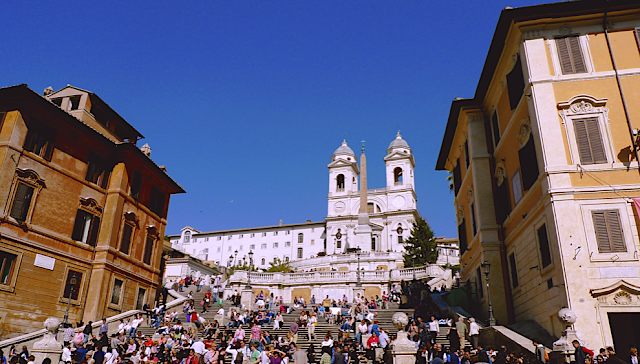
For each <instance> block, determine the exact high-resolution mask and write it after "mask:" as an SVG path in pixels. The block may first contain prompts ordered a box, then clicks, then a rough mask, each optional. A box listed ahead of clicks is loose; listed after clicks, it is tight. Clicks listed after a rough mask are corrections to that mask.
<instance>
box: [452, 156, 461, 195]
mask: <svg viewBox="0 0 640 364" xmlns="http://www.w3.org/2000/svg"><path fill="white" fill-rule="evenodd" d="M461 184H462V175H461V174H460V158H458V159H457V161H456V166H455V167H453V193H454V194H455V195H456V196H457V195H458V191H460V185H461Z"/></svg>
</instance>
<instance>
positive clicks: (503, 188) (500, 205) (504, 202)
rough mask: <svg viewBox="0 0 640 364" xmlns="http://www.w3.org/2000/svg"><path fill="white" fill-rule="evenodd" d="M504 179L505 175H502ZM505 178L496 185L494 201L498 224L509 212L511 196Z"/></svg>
mask: <svg viewBox="0 0 640 364" xmlns="http://www.w3.org/2000/svg"><path fill="white" fill-rule="evenodd" d="M505 173H506V172H505ZM504 179H505V180H506V179H507V177H504ZM505 180H503V181H502V184H500V185H499V186H497V187H496V196H495V201H496V215H497V218H498V224H502V223H503V222H504V221H505V220H506V219H507V217H508V216H509V214H510V213H511V196H510V195H509V184H508V183H506V182H507V181H505ZM496 182H499V181H496Z"/></svg>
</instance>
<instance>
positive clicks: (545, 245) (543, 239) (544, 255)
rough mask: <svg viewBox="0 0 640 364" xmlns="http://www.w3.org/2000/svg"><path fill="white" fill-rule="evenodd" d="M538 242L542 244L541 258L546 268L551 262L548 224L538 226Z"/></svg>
mask: <svg viewBox="0 0 640 364" xmlns="http://www.w3.org/2000/svg"><path fill="white" fill-rule="evenodd" d="M538 243H539V244H540V260H541V262H542V268H544V267H546V266H548V265H549V264H551V251H550V250H549V238H548V236H547V226H546V225H544V224H543V225H542V226H540V227H539V228H538Z"/></svg>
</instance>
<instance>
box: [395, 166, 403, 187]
mask: <svg viewBox="0 0 640 364" xmlns="http://www.w3.org/2000/svg"><path fill="white" fill-rule="evenodd" d="M393 182H394V183H395V184H396V185H401V184H402V168H400V167H396V168H395V169H394V170H393Z"/></svg>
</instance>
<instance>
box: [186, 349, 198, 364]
mask: <svg viewBox="0 0 640 364" xmlns="http://www.w3.org/2000/svg"><path fill="white" fill-rule="evenodd" d="M186 364H199V363H198V357H197V356H196V352H195V351H194V350H193V349H191V350H189V356H188V357H187V363H186Z"/></svg>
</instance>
